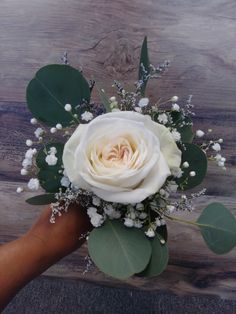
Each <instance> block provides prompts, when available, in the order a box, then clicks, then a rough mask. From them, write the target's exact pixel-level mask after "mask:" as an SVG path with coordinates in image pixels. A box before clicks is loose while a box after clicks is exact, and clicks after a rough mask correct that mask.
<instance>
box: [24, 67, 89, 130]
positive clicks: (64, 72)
mask: <svg viewBox="0 0 236 314" xmlns="http://www.w3.org/2000/svg"><path fill="white" fill-rule="evenodd" d="M26 98H27V104H28V108H29V110H30V111H31V112H32V114H33V116H34V117H35V118H37V119H38V120H40V121H42V122H44V123H45V124H47V125H49V126H55V125H56V124H57V123H61V124H62V126H64V127H66V126H69V125H70V123H71V121H72V120H73V117H72V114H71V113H70V112H67V111H65V109H64V106H65V104H67V103H69V104H71V106H72V113H73V112H75V107H76V106H77V105H79V104H81V103H82V102H83V101H84V100H85V101H86V102H89V101H90V89H89V85H88V83H87V81H86V80H85V78H84V77H83V75H82V74H81V73H80V72H79V71H78V70H76V69H74V68H72V67H71V66H69V65H62V64H61V65H59V64H51V65H47V66H45V67H43V68H41V69H40V70H39V71H38V72H37V73H36V74H35V77H34V78H33V79H32V80H31V81H30V83H29V85H28V87H27V91H26Z"/></svg>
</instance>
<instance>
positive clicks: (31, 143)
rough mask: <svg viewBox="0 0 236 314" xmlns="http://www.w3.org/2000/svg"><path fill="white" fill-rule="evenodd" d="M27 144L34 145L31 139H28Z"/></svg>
mask: <svg viewBox="0 0 236 314" xmlns="http://www.w3.org/2000/svg"><path fill="white" fill-rule="evenodd" d="M25 144H26V146H32V145H33V142H32V141H31V140H26V142H25Z"/></svg>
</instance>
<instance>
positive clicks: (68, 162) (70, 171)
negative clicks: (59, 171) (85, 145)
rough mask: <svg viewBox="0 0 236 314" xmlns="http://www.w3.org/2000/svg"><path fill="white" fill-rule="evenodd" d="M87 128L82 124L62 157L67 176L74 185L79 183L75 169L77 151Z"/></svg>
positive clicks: (67, 144)
mask: <svg viewBox="0 0 236 314" xmlns="http://www.w3.org/2000/svg"><path fill="white" fill-rule="evenodd" d="M87 127H88V124H80V125H79V126H78V127H77V129H76V130H75V132H74V133H73V134H72V136H71V137H70V138H69V140H68V141H67V142H66V144H65V146H64V151H63V156H62V160H63V165H64V167H65V170H66V174H67V176H68V178H69V179H70V181H71V182H72V183H73V182H76V183H78V182H77V181H79V179H78V175H79V174H78V171H77V170H76V169H75V150H76V148H77V146H78V144H79V142H80V141H81V137H82V136H83V134H84V132H85V131H86V129H87ZM75 185H76V184H75Z"/></svg>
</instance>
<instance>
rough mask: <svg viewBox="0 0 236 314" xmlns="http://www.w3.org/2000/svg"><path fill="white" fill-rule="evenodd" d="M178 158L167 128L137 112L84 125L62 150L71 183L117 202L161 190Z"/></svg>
mask: <svg viewBox="0 0 236 314" xmlns="http://www.w3.org/2000/svg"><path fill="white" fill-rule="evenodd" d="M180 162H181V151H180V150H179V149H178V147H177V146H176V144H175V142H174V140H173V137H172V135H171V133H170V132H169V130H168V129H167V128H166V127H165V126H163V125H161V124H158V123H156V122H154V121H152V120H151V118H150V117H149V116H146V115H142V114H139V113H137V112H133V111H120V112H111V113H107V114H104V115H101V116H98V117H97V118H95V119H94V120H92V121H91V122H90V123H88V124H80V125H79V126H78V128H77V129H76V130H75V132H74V133H73V134H72V136H71V137H70V139H69V140H68V142H67V143H66V144H65V147H64V152H63V163H64V167H65V170H66V173H67V175H68V177H69V179H70V181H71V182H72V183H73V185H75V186H77V187H79V188H82V189H85V190H87V191H92V192H93V193H94V194H96V195H97V196H98V197H100V198H102V199H103V200H105V201H108V202H117V203H139V202H141V201H143V200H144V199H145V198H147V197H148V196H150V195H152V194H154V193H156V192H158V191H159V189H160V188H161V187H162V186H163V184H164V183H165V181H166V179H167V177H168V176H170V174H171V171H172V170H176V169H178V168H179V166H180Z"/></svg>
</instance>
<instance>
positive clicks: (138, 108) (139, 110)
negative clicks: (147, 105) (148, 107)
mask: <svg viewBox="0 0 236 314" xmlns="http://www.w3.org/2000/svg"><path fill="white" fill-rule="evenodd" d="M134 110H135V111H136V112H138V113H141V112H142V108H140V107H134Z"/></svg>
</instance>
